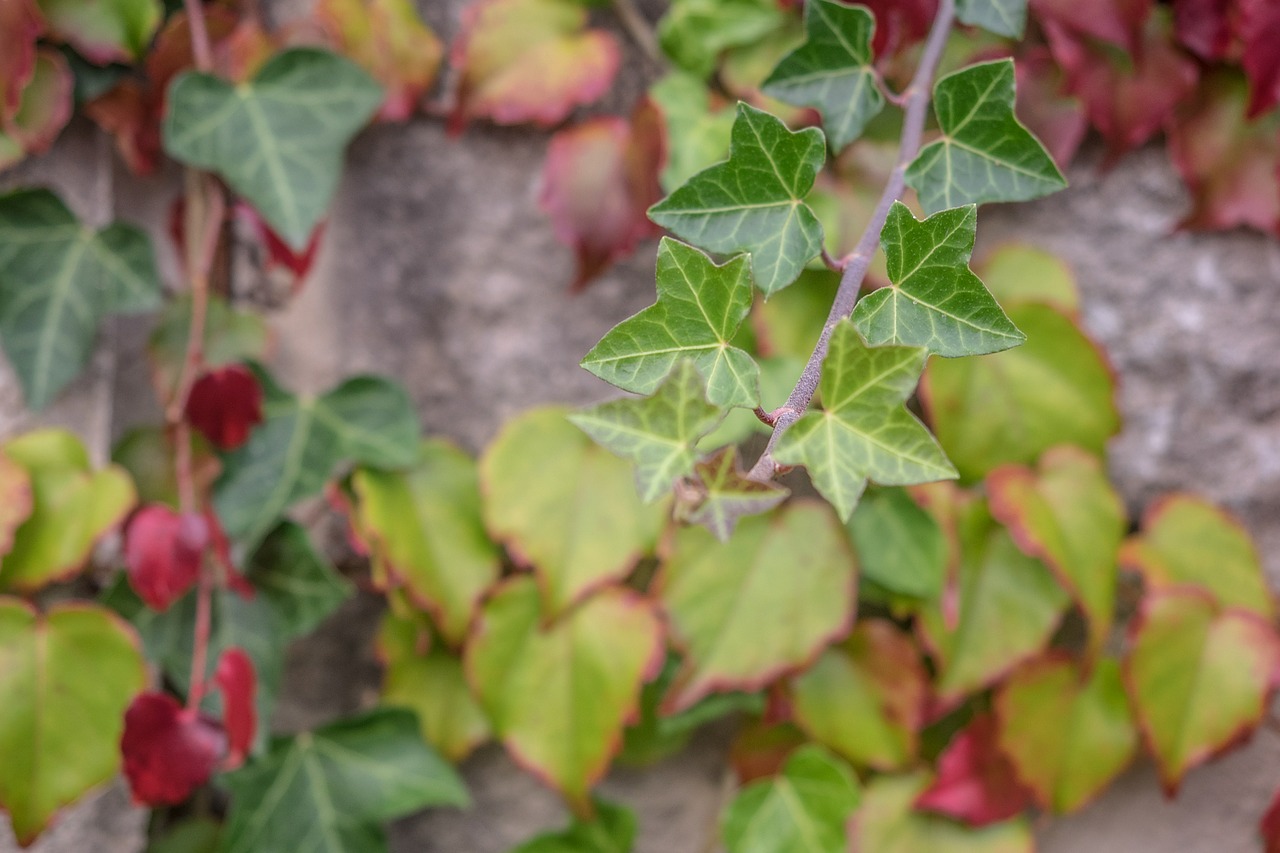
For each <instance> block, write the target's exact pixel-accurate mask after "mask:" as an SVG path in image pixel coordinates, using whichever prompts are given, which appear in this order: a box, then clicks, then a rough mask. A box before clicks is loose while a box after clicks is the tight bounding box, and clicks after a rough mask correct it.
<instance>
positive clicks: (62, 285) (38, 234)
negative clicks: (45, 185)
mask: <svg viewBox="0 0 1280 853" xmlns="http://www.w3.org/2000/svg"><path fill="white" fill-rule="evenodd" d="M159 301H160V280H159V278H158V276H157V275H156V268H155V261H154V259H153V258H152V255H151V243H150V241H149V240H148V239H147V236H146V235H145V234H143V233H142V232H141V231H139V230H138V229H136V228H134V227H132V226H129V225H124V224H121V223H119V222H117V223H115V224H112V225H108V226H107V227H106V228H103V229H102V230H100V231H94V230H93V229H91V228H87V227H85V226H84V225H82V224H81V223H80V222H79V221H78V220H77V219H76V217H75V214H73V213H72V212H71V211H70V210H68V209H67V206H66V205H65V204H63V203H62V200H61V199H59V198H58V197H57V196H55V195H54V194H53V193H51V192H49V191H48V190H42V189H38V190H16V191H14V192H11V193H8V194H6V195H0V341H3V343H4V350H5V352H6V353H8V355H9V359H10V361H12V362H13V367H14V370H15V371H16V372H17V374H18V378H19V379H20V380H21V381H22V389H23V391H24V393H25V395H26V401H27V405H28V406H30V407H31V408H33V409H39V408H42V407H44V406H46V405H47V404H48V403H49V402H50V401H51V400H52V399H53V398H54V397H55V396H56V395H57V393H58V392H59V391H61V390H62V388H63V387H64V386H65V385H66V384H67V383H68V382H70V381H71V380H72V379H74V378H75V377H76V375H77V374H79V373H80V371H81V370H83V369H84V366H85V365H86V364H87V363H88V361H89V355H90V353H91V352H92V350H93V341H94V337H95V335H96V333H97V331H98V323H99V322H100V321H101V320H102V318H103V317H105V316H106V315H108V314H111V313H114V312H117V311H145V310H147V309H149V308H153V307H155V306H156V305H157V304H158V303H159Z"/></svg>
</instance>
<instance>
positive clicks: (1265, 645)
mask: <svg viewBox="0 0 1280 853" xmlns="http://www.w3.org/2000/svg"><path fill="white" fill-rule="evenodd" d="M1130 643H1131V646H1130V651H1129V657H1128V658H1126V659H1125V670H1124V675H1125V682H1126V685H1127V686H1128V688H1129V698H1130V700H1131V701H1132V702H1133V708H1134V711H1135V713H1136V714H1137V717H1138V722H1139V728H1140V730H1141V732H1142V739H1143V742H1144V743H1145V744H1146V745H1147V748H1148V749H1149V750H1150V751H1151V754H1152V755H1153V756H1154V757H1155V759H1156V767H1157V769H1158V770H1159V771H1160V781H1161V783H1162V784H1163V786H1164V789H1165V792H1166V793H1167V794H1168V795H1169V796H1170V797H1172V796H1173V795H1174V794H1175V793H1176V792H1177V790H1178V785H1179V783H1180V782H1181V780H1182V777H1183V776H1184V775H1185V774H1186V772H1187V771H1188V770H1190V769H1191V768H1192V767H1195V766H1196V765H1198V764H1202V763H1203V762H1205V761H1207V760H1209V759H1210V758H1212V757H1213V756H1215V755H1217V754H1219V753H1220V752H1222V751H1224V750H1226V749H1228V748H1230V747H1231V746H1233V745H1235V744H1237V743H1239V742H1240V740H1241V738H1243V737H1246V736H1247V735H1248V733H1249V732H1250V731H1252V729H1253V728H1254V726H1256V725H1257V723H1258V721H1259V720H1261V719H1262V716H1263V714H1265V713H1266V709H1267V703H1268V699H1269V697H1270V695H1271V686H1272V678H1273V674H1274V673H1275V671H1276V667H1277V666H1280V638H1278V637H1277V636H1276V632H1275V629H1274V628H1272V627H1271V625H1270V624H1269V623H1268V622H1266V621H1265V620H1263V619H1261V618H1259V617H1258V615H1257V614H1255V613H1252V612H1249V611H1247V610H1239V609H1236V608H1222V607H1220V606H1219V605H1217V604H1216V603H1215V602H1214V601H1213V599H1212V598H1211V597H1210V596H1209V595H1208V594H1207V593H1205V592H1203V591H1201V590H1198V589H1194V588H1188V587H1171V588H1169V589H1162V590H1156V591H1154V592H1151V593H1148V595H1147V596H1146V598H1145V599H1143V602H1142V607H1141V609H1140V610H1139V612H1138V616H1137V619H1136V620H1135V621H1134V622H1133V623H1132V626H1131V634H1130Z"/></svg>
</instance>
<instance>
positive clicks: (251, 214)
mask: <svg viewBox="0 0 1280 853" xmlns="http://www.w3.org/2000/svg"><path fill="white" fill-rule="evenodd" d="M235 217H236V221H237V222H238V223H240V225H241V226H242V228H243V231H244V232H247V233H244V234H241V235H240V236H241V237H242V238H245V239H248V240H256V241H257V242H258V243H260V244H261V245H262V247H263V252H262V255H263V270H262V271H263V274H264V275H267V276H271V277H275V276H283V277H284V278H285V279H286V281H284V282H283V284H285V285H286V288H282V289H287V290H288V291H289V292H290V293H293V294H296V293H297V292H298V291H299V290H300V289H301V288H302V282H303V281H304V280H305V279H306V277H307V273H309V272H311V265H312V264H313V263H315V259H316V253H317V252H318V251H319V249H320V240H321V239H322V238H323V237H324V223H323V222H321V223H320V224H319V225H317V226H316V228H315V230H314V231H312V232H311V237H310V238H308V240H307V245H306V247H305V248H304V249H303V250H302V251H300V252H299V251H295V250H294V249H293V248H292V247H290V246H289V244H287V243H285V242H284V241H283V240H281V239H280V236H279V235H278V234H276V232H275V231H273V230H271V226H269V225H267V223H266V222H265V221H264V220H263V218H262V216H261V215H260V214H259V213H258V211H256V210H254V209H253V208H252V207H250V206H249V205H247V204H245V203H244V202H239V203H237V204H236V206H235Z"/></svg>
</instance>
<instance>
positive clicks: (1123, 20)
mask: <svg viewBox="0 0 1280 853" xmlns="http://www.w3.org/2000/svg"><path fill="white" fill-rule="evenodd" d="M1153 2H1154V0H1031V10H1032V11H1033V12H1034V13H1035V15H1036V17H1037V18H1038V19H1039V20H1040V23H1041V25H1042V26H1043V27H1044V29H1045V31H1046V32H1047V33H1048V35H1049V37H1050V40H1052V39H1053V38H1054V37H1055V36H1069V37H1075V38H1080V37H1084V36H1087V37H1090V38H1095V39H1099V40H1101V41H1105V42H1109V43H1110V44H1114V45H1117V46H1119V47H1123V48H1125V49H1126V50H1128V51H1129V52H1131V53H1136V52H1137V51H1138V49H1139V43H1140V42H1141V39H1142V30H1143V25H1144V24H1146V22H1147V17H1148V16H1149V15H1150V14H1151V8H1152V6H1153Z"/></svg>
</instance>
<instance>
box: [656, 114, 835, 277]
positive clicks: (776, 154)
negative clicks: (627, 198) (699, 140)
mask: <svg viewBox="0 0 1280 853" xmlns="http://www.w3.org/2000/svg"><path fill="white" fill-rule="evenodd" d="M825 159H826V146H825V144H824V142H823V138H822V132H821V131H819V130H816V129H814V128H807V129H805V130H801V131H797V132H792V131H790V130H788V129H787V126H786V125H784V124H783V123H782V122H781V121H779V120H778V119H776V118H774V117H773V116H771V115H769V114H768V113H766V112H762V111H761V110H757V109H756V108H755V107H752V106H748V105H747V104H741V103H740V104H738V113H737V117H736V119H735V120H734V123H733V136H732V145H731V146H730V149H729V159H728V160H726V161H725V162H723V163H720V164H717V165H715V166H712V167H710V168H709V169H705V170H703V171H701V172H699V173H698V174H696V175H694V176H693V177H692V178H690V179H689V180H688V181H687V182H686V183H685V184H684V185H683V186H682V187H680V188H679V189H677V190H676V191H675V192H673V193H672V194H671V195H669V196H668V197H667V198H666V199H664V200H663V201H661V202H659V203H658V204H656V205H654V206H653V207H652V208H650V209H649V217H650V218H651V219H652V220H653V221H654V222H656V223H658V224H659V225H661V226H662V227H663V228H667V229H669V230H670V231H672V232H674V233H675V234H676V235H677V236H679V237H681V238H682V239H685V240H688V241H690V242H691V243H693V244H695V245H697V246H700V247H702V248H703V249H706V250H708V251H712V252H721V253H724V254H731V253H735V252H748V251H749V252H750V253H751V274H752V277H753V278H754V279H755V283H756V286H757V287H759V288H760V289H761V290H763V291H764V292H765V294H766V295H768V294H771V293H774V292H775V291H778V290H781V289H782V288H784V287H786V286H787V285H788V284H791V282H793V281H795V280H796V276H798V275H799V274H800V271H801V270H802V269H804V265H805V264H806V263H808V262H809V260H810V259H812V258H814V257H816V256H817V255H818V253H819V251H821V249H822V226H821V225H820V224H819V223H818V218H817V217H816V216H815V215H814V213H813V211H812V210H810V209H809V207H808V205H806V204H805V203H804V201H803V199H804V197H805V195H807V194H808V192H809V190H810V189H811V188H812V187H813V180H814V177H815V176H816V175H817V173H818V169H820V168H821V167H822V164H823V162H824V161H825Z"/></svg>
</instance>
